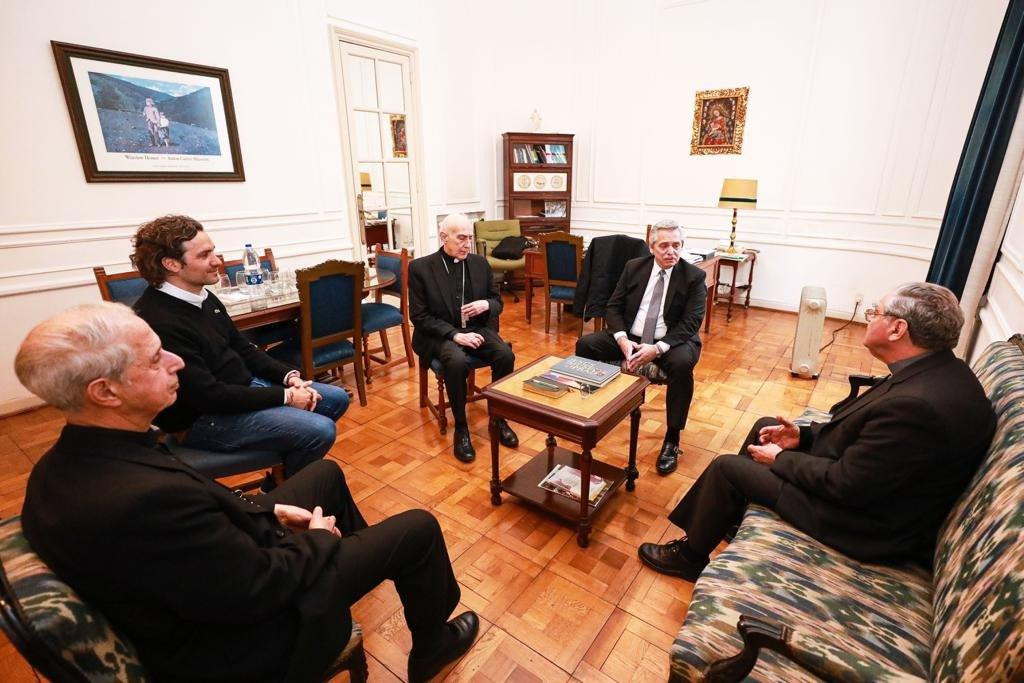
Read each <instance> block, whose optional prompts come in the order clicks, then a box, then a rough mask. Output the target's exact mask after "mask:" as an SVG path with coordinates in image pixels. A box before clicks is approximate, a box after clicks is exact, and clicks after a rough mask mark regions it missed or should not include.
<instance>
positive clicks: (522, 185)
mask: <svg viewBox="0 0 1024 683" xmlns="http://www.w3.org/2000/svg"><path fill="white" fill-rule="evenodd" d="M516 185H518V186H519V189H520V190H527V189H529V188H530V176H528V175H526V174H525V173H517V174H516Z"/></svg>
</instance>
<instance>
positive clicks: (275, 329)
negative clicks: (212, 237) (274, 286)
mask: <svg viewBox="0 0 1024 683" xmlns="http://www.w3.org/2000/svg"><path fill="white" fill-rule="evenodd" d="M217 258H219V259H220V264H221V265H220V272H221V275H227V276H228V281H229V282H230V283H231V284H232V285H234V284H235V275H236V274H237V273H239V272H241V271H242V270H244V269H245V259H241V258H237V259H231V260H230V261H225V260H224V256H223V254H217ZM260 268H263V269H264V270H267V271H269V272H274V271H275V270H277V260H276V259H275V258H274V250H273V249H271V248H270V247H267V248H266V249H264V250H263V256H261V257H260ZM242 334H244V335H245V336H246V338H247V339H248V340H249V341H251V342H252V343H253V344H255V345H256V346H258V347H260V348H261V349H266V348H268V347H269V346H272V345H274V344H278V343H280V342H283V341H287V340H289V339H298V337H299V323H298V320H282V321H280V322H276V323H269V324H267V325H260V326H259V327H253V328H251V329H248V330H243V331H242Z"/></svg>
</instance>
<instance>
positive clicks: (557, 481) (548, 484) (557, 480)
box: [537, 465, 610, 505]
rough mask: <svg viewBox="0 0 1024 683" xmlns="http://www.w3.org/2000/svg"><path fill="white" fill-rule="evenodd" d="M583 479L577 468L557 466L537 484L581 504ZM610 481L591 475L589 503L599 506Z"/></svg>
mask: <svg viewBox="0 0 1024 683" xmlns="http://www.w3.org/2000/svg"><path fill="white" fill-rule="evenodd" d="M582 483H583V479H582V477H581V476H580V471H579V470H578V469H576V468H575V467H569V466H568V465H555V466H554V467H553V468H552V470H551V471H550V472H548V474H547V476H546V477H544V478H543V479H541V480H540V483H539V484H537V486H539V487H540V488H542V489H544V490H546V491H551V492H552V493H557V494H558V495H560V496H565V497H566V498H569V499H571V500H575V501H577V502H579V500H580V495H581V493H580V489H581V488H582V486H581V484H582ZM609 488H610V487H609V483H608V480H607V479H605V478H604V477H599V476H597V475H596V474H592V475H590V491H589V492H588V493H589V495H588V496H587V498H588V501H587V502H588V503H590V505H597V504H598V502H600V500H601V499H602V498H604V495H605V494H606V493H607V492H608V489H609Z"/></svg>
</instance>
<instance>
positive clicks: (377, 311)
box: [363, 244, 415, 383]
mask: <svg viewBox="0 0 1024 683" xmlns="http://www.w3.org/2000/svg"><path fill="white" fill-rule="evenodd" d="M373 253H374V259H375V260H374V263H375V264H376V267H377V271H378V272H380V271H382V270H386V271H389V272H391V273H394V275H395V281H394V282H392V283H391V284H390V285H388V286H387V287H381V288H380V289H378V290H376V291H375V292H374V298H375V299H376V300H375V301H373V302H371V303H367V304H363V366H364V369H365V371H366V381H367V382H368V383H369V382H371V381H372V375H373V368H372V366H373V363H379V364H380V365H381V368H380V369H384V368H390V367H392V366H394V365H399V364H401V363H407V364H408V365H409V367H410V368H411V367H413V366H414V365H415V361H414V360H413V353H412V333H411V331H410V329H411V328H410V326H409V260H410V259H409V251H408V250H407V249H402V251H400V252H396V251H385V250H384V249H382V248H381V245H379V244H375V245H373ZM384 294H391V295H394V296H397V297H398V306H395V305H393V304H386V303H384V302H383V301H382V299H383V295H384ZM392 327H401V328H402V344H403V346H404V347H405V355H404V356H401V357H398V358H395V357H393V356H392V354H391V344H390V343H389V342H388V332H387V331H388V330H389V329H391V328H392ZM374 332H377V333H379V334H380V346H379V347H378V348H373V349H371V348H370V336H371V335H373V333H374ZM381 351H383V352H384V356H383V357H379V356H374V355H373V354H374V353H377V352H381Z"/></svg>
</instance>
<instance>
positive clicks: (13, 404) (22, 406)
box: [0, 396, 46, 417]
mask: <svg viewBox="0 0 1024 683" xmlns="http://www.w3.org/2000/svg"><path fill="white" fill-rule="evenodd" d="M44 405H46V402H45V401H43V400H41V399H39V398H38V397H36V396H22V397H21V398H12V399H10V400H7V401H3V402H0V417H6V416H7V415H14V414H15V413H23V412H25V411H26V410H30V409H32V408H38V407H40V406H44Z"/></svg>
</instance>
